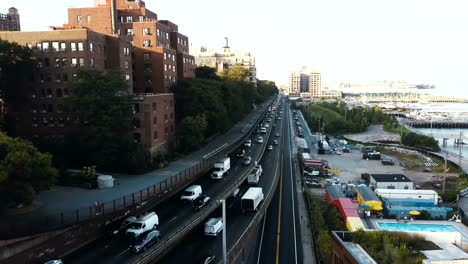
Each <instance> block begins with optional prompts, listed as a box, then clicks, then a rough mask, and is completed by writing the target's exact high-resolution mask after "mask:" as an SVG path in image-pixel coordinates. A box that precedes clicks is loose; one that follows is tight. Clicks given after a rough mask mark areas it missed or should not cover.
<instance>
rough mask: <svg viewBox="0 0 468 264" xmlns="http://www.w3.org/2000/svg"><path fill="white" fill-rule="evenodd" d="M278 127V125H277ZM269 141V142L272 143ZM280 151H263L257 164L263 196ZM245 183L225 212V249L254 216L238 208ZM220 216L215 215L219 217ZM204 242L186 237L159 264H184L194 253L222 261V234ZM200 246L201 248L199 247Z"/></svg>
mask: <svg viewBox="0 0 468 264" xmlns="http://www.w3.org/2000/svg"><path fill="white" fill-rule="evenodd" d="M277 126H278V125H277ZM272 140H273V139H270V140H269V142H272ZM280 152H281V149H280V148H278V147H274V148H273V151H265V153H264V155H263V157H262V159H261V160H260V162H259V164H261V165H262V167H263V174H262V177H260V181H259V183H258V184H257V186H259V187H263V189H264V193H265V195H266V194H267V191H268V190H269V189H270V186H271V185H272V183H273V180H274V174H275V172H276V173H277V170H276V165H277V164H278V162H279V154H280ZM246 182H247V181H245V182H244V183H243V184H242V185H241V186H240V194H239V196H238V197H237V198H235V199H234V202H233V203H232V204H230V205H228V208H227V210H226V214H227V223H226V226H227V247H228V249H229V248H232V246H234V244H235V243H236V242H237V240H238V239H239V237H240V236H241V235H242V234H243V232H244V230H245V229H246V228H247V226H248V225H249V224H250V222H251V221H252V218H253V216H254V215H244V214H243V213H242V211H241V208H240V198H241V196H242V194H243V193H245V192H246V191H247V189H248V188H249V187H251V185H248V184H247V183H246ZM220 216H221V215H220V214H219V215H216V217H220ZM204 241H205V242H206V239H204V236H203V235H200V236H197V237H195V238H193V237H186V238H185V239H184V241H183V242H182V243H181V244H179V245H178V246H177V247H176V248H174V249H173V250H172V251H171V252H170V253H169V254H168V255H166V256H165V257H164V258H163V259H162V260H161V261H160V263H184V262H186V260H187V259H193V256H194V255H193V254H194V252H196V256H198V257H201V256H205V255H215V256H216V257H217V259H222V234H221V233H220V234H219V235H218V236H217V237H216V238H213V239H212V240H209V241H211V242H212V243H203V242H204ZM200 245H202V246H200ZM187 248H197V250H196V251H195V250H190V253H189V252H186V250H185V249H187Z"/></svg>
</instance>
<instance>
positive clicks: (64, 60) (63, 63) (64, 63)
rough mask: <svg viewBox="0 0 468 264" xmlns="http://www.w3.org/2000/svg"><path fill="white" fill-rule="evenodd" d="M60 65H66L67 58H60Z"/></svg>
mask: <svg viewBox="0 0 468 264" xmlns="http://www.w3.org/2000/svg"><path fill="white" fill-rule="evenodd" d="M62 67H67V58H62Z"/></svg>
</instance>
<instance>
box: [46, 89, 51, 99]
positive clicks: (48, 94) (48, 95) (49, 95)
mask: <svg viewBox="0 0 468 264" xmlns="http://www.w3.org/2000/svg"><path fill="white" fill-rule="evenodd" d="M47 98H52V89H47Z"/></svg>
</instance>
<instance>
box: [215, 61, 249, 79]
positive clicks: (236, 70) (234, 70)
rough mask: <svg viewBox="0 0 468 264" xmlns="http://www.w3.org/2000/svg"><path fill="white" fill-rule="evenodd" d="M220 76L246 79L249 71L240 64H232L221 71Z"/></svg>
mask: <svg viewBox="0 0 468 264" xmlns="http://www.w3.org/2000/svg"><path fill="white" fill-rule="evenodd" d="M220 76H221V78H223V79H227V80H231V81H246V80H248V78H249V76H250V72H249V70H248V69H246V68H244V67H242V66H241V65H234V66H232V67H231V68H230V69H228V70H224V71H222V72H221V74H220Z"/></svg>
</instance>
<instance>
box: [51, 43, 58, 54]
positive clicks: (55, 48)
mask: <svg viewBox="0 0 468 264" xmlns="http://www.w3.org/2000/svg"><path fill="white" fill-rule="evenodd" d="M52 51H54V52H57V51H59V43H58V42H57V41H54V42H52Z"/></svg>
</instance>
